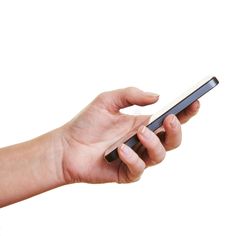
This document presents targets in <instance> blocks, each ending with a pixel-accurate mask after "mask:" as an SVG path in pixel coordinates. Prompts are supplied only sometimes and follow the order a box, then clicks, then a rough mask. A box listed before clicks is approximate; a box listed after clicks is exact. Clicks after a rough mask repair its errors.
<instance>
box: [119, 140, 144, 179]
mask: <svg viewBox="0 0 236 236" xmlns="http://www.w3.org/2000/svg"><path fill="white" fill-rule="evenodd" d="M118 153H119V157H120V159H121V160H122V161H123V163H124V164H125V165H126V167H127V168H125V169H122V170H123V171H125V172H124V173H122V175H121V176H123V177H122V179H120V180H119V182H121V183H124V182H126V183H128V182H134V181H137V180H138V179H139V178H140V177H141V175H142V173H143V171H144V169H145V167H146V165H145V163H144V161H143V160H142V159H141V158H139V156H138V155H137V153H135V152H134V151H133V150H132V149H131V148H130V147H128V146H127V145H125V144H122V145H121V147H120V148H118Z"/></svg>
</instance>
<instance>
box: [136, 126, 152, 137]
mask: <svg viewBox="0 0 236 236" xmlns="http://www.w3.org/2000/svg"><path fill="white" fill-rule="evenodd" d="M138 132H139V133H140V134H141V135H142V136H143V137H144V138H150V134H149V132H148V130H147V128H146V126H144V125H142V126H141V127H140V128H139V130H138Z"/></svg>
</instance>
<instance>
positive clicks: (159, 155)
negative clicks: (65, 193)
mask: <svg viewBox="0 0 236 236" xmlns="http://www.w3.org/2000/svg"><path fill="white" fill-rule="evenodd" d="M157 100H158V95H156V94H152V93H146V92H143V91H141V90H139V89H137V88H125V89H119V90H114V91H111V92H104V93H102V94H100V95H99V96H98V97H97V98H95V100H94V101H92V102H91V104H89V105H88V106H87V107H86V108H85V109H84V110H83V111H81V112H80V113H79V114H78V116H77V117H75V118H74V119H73V120H72V121H70V122H69V123H67V124H66V125H64V126H63V127H62V128H61V129H60V130H61V132H60V133H61V134H62V135H61V140H62V143H63V148H62V149H63V157H62V160H61V169H62V171H63V176H64V179H65V183H73V182H87V183H105V182H118V183H129V182H134V181H136V180H138V179H139V178H140V176H141V175H142V173H143V171H144V169H145V168H146V167H149V166H152V165H155V164H158V163H160V162H161V161H162V160H163V159H164V157H165V154H166V151H169V150H172V149H174V148H176V147H178V146H179V145H180V143H181V125H180V122H181V123H185V122H187V121H188V120H189V119H190V118H191V117H192V116H194V115H195V114H196V113H197V111H198V109H199V102H198V101H196V102H194V103H193V104H192V105H190V106H189V107H188V108H187V109H185V110H184V111H182V112H181V113H180V114H179V115H178V119H177V117H175V116H174V115H169V116H168V117H167V118H166V119H165V121H164V123H163V127H162V130H161V132H160V133H158V134H157V135H156V134H155V133H153V132H152V131H150V130H149V129H148V128H146V127H145V126H144V125H143V124H147V121H148V119H149V118H150V116H133V115H126V114H123V113H122V112H121V111H120V110H121V109H122V108H125V107H128V106H132V105H139V106H145V105H148V104H152V103H155V102H156V101H157ZM137 127H139V129H138V132H137V135H138V138H139V140H140V145H137V148H136V149H135V151H136V152H135V151H133V150H132V149H131V148H129V147H128V146H126V145H124V144H122V145H121V146H120V147H119V149H118V153H119V157H120V160H116V161H114V162H112V163H107V162H106V161H105V160H104V153H105V151H106V150H107V149H108V148H109V147H110V146H111V145H112V144H114V143H115V142H116V141H117V140H119V139H121V138H122V137H124V136H125V135H126V134H127V133H128V132H130V131H132V130H134V129H137ZM158 136H159V137H158Z"/></svg>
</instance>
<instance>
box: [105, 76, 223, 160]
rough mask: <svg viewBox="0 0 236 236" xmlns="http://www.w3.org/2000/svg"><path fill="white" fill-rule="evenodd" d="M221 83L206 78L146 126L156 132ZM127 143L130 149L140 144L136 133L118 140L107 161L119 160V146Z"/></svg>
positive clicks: (106, 156)
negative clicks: (167, 119) (168, 118)
mask: <svg viewBox="0 0 236 236" xmlns="http://www.w3.org/2000/svg"><path fill="white" fill-rule="evenodd" d="M218 83H219V81H218V79H217V78H216V77H211V78H206V79H204V80H201V81H200V82H198V83H197V84H196V85H195V86H193V87H192V88H190V89H189V90H187V92H185V93H184V94H183V95H181V96H180V97H178V98H177V99H176V100H175V101H173V102H172V103H171V104H169V105H168V106H167V107H165V108H164V109H162V110H161V111H159V112H158V113H156V114H154V115H152V116H151V118H150V120H149V121H148V124H147V125H146V126H147V127H148V128H149V129H150V130H152V131H156V130H157V129H158V128H160V127H161V126H162V123H163V121H164V119H165V118H166V117H167V116H168V115H170V114H174V115H177V114H178V113H180V112H181V111H182V110H184V109H185V108H186V107H188V106H189V105H191V104H192V103H193V102H194V101H196V100H197V99H199V98H200V97H201V96H203V95H204V94H206V93H207V92H209V91H210V90H211V89H212V88H214V87H215V86H216V85H217V84H218ZM121 143H125V144H126V145H128V146H129V147H131V148H133V147H134V146H135V145H136V144H138V143H139V140H138V137H137V134H136V133H132V134H128V135H127V136H126V137H125V138H123V139H121V140H118V141H117V142H116V143H115V144H114V145H112V146H111V147H110V148H109V149H108V150H107V151H106V152H105V159H106V160H107V161H108V162H112V161H114V160H116V159H118V158H119V155H118V152H117V148H118V146H117V144H121Z"/></svg>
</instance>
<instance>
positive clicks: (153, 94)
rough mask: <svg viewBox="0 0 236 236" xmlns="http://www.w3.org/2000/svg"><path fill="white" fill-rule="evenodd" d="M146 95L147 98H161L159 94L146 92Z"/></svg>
mask: <svg viewBox="0 0 236 236" xmlns="http://www.w3.org/2000/svg"><path fill="white" fill-rule="evenodd" d="M145 94H146V95H147V96H150V97H156V98H158V97H159V96H160V95H159V94H157V93H151V92H145Z"/></svg>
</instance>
